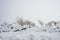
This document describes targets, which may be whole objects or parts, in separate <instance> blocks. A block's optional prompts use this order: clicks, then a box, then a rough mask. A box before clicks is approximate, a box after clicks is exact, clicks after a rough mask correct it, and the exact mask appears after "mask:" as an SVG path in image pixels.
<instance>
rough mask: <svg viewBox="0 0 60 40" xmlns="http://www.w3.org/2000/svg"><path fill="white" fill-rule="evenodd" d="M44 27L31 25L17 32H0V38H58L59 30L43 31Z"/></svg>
mask: <svg viewBox="0 0 60 40" xmlns="http://www.w3.org/2000/svg"><path fill="white" fill-rule="evenodd" d="M44 29H46V30H47V28H44ZM44 29H42V28H39V27H32V28H28V29H26V30H21V31H17V32H4V33H3V32H2V33H0V40H60V32H49V31H43V30H44ZM52 31H53V30H52Z"/></svg>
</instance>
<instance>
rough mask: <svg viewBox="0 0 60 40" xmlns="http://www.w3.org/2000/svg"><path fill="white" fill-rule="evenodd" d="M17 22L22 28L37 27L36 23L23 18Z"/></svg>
mask: <svg viewBox="0 0 60 40" xmlns="http://www.w3.org/2000/svg"><path fill="white" fill-rule="evenodd" d="M16 22H17V23H18V25H20V26H28V27H31V26H35V23H33V22H31V21H29V20H23V19H22V18H17V20H16Z"/></svg>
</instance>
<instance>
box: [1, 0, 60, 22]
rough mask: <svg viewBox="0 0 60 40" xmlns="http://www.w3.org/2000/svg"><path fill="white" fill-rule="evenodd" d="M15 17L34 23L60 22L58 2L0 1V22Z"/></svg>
mask: <svg viewBox="0 0 60 40" xmlns="http://www.w3.org/2000/svg"><path fill="white" fill-rule="evenodd" d="M17 16H18V17H23V18H26V19H29V20H32V21H35V22H36V21H37V20H38V19H41V20H42V21H44V22H48V21H51V20H55V21H57V20H60V0H0V22H3V21H5V20H7V21H8V20H11V21H12V20H15V19H16V17H17Z"/></svg>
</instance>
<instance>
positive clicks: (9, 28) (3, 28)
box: [0, 21, 15, 32]
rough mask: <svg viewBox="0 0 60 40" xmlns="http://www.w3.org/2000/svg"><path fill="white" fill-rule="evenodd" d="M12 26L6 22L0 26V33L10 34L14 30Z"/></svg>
mask: <svg viewBox="0 0 60 40" xmlns="http://www.w3.org/2000/svg"><path fill="white" fill-rule="evenodd" d="M14 28H15V27H14V26H13V24H9V23H7V22H6V21H5V22H4V23H2V24H1V25H0V32H10V31H13V30H15V29H14Z"/></svg>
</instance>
